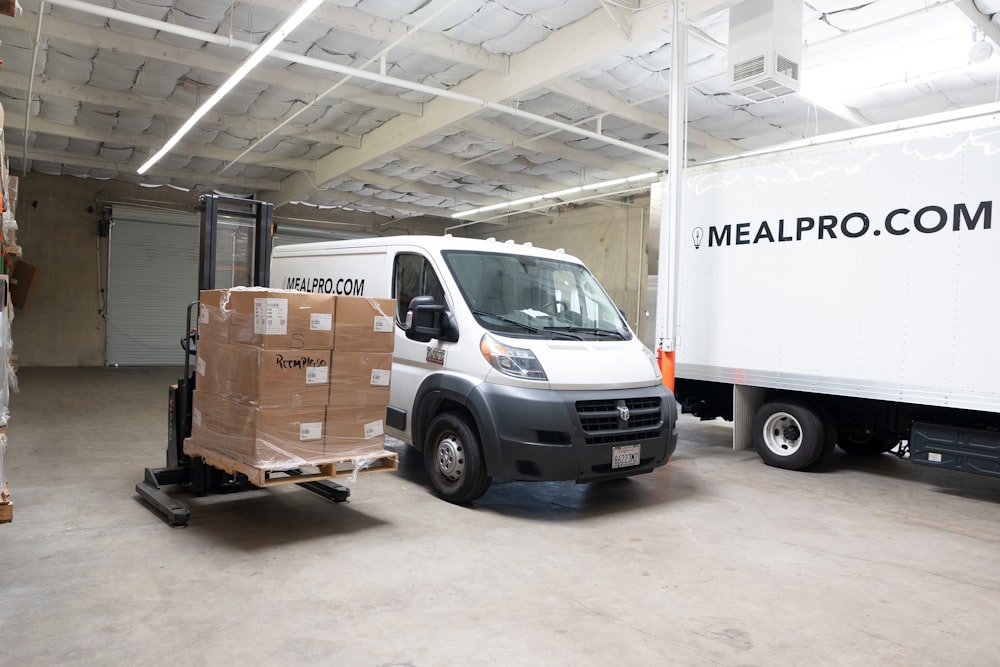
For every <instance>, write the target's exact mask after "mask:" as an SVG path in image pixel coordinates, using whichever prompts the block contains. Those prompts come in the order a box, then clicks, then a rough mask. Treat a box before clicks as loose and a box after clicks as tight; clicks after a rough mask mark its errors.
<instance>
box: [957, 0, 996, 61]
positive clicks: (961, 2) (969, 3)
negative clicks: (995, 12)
mask: <svg viewBox="0 0 1000 667" xmlns="http://www.w3.org/2000/svg"><path fill="white" fill-rule="evenodd" d="M954 6H955V8H956V9H957V10H959V11H960V12H962V14H964V15H965V16H966V17H967V18H968V19H969V20H970V21H972V22H973V23H974V24H975V25H976V27H977V28H979V29H980V30H982V31H983V34H985V35H986V37H987V38H989V40H990V41H992V42H993V48H994V49H1000V27H998V26H996V25H995V24H994V23H993V22H992V21H990V17H989V16H987V15H986V14H984V13H982V12H981V11H979V8H978V7H976V3H975V2H974V1H973V0H958V1H957V2H956V3H955V5H954ZM994 18H995V17H994Z"/></svg>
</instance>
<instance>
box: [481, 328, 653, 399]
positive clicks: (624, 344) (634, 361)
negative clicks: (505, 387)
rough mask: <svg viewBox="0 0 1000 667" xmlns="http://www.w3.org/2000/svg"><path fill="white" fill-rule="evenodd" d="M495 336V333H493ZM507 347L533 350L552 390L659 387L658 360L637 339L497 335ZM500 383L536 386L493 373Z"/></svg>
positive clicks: (492, 380)
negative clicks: (574, 338) (535, 337)
mask: <svg viewBox="0 0 1000 667" xmlns="http://www.w3.org/2000/svg"><path fill="white" fill-rule="evenodd" d="M493 335H494V336H496V334H493ZM496 337H497V338H498V339H501V340H503V342H504V344H506V345H511V346H514V347H521V348H526V349H529V350H531V351H532V352H533V353H534V355H535V357H537V358H538V361H539V362H540V363H541V364H542V368H543V369H544V370H545V375H546V376H548V379H549V383H548V384H549V388H550V389H560V390H563V389H565V390H574V389H576V390H590V389H632V388H636V387H649V386H653V385H657V384H660V383H661V382H662V379H661V377H660V374H659V371H658V369H657V367H656V362H655V357H652V356H651V353H650V352H649V350H648V349H647V348H646V346H645V345H643V344H642V343H641V342H640V341H639V340H637V339H636V338H634V337H633V338H632V339H631V340H627V341H600V340H595V341H589V340H588V341H575V340H574V341H570V340H533V339H525V338H507V337H501V336H496ZM487 380H488V381H489V382H495V383H497V384H516V385H518V386H529V387H537V386H539V384H540V383H538V382H531V383H530V384H529V383H528V381H524V380H518V379H516V378H512V377H510V376H507V375H503V374H502V373H500V372H499V371H496V370H492V371H491V372H490V374H489V376H488V377H487Z"/></svg>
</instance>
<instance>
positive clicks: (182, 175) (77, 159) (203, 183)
mask: <svg viewBox="0 0 1000 667" xmlns="http://www.w3.org/2000/svg"><path fill="white" fill-rule="evenodd" d="M7 154H8V156H9V157H11V158H13V159H18V160H23V159H24V148H23V147H22V146H8V147H7ZM27 159H28V160H39V161H41V162H54V163H56V164H68V165H72V166H74V167H89V168H90V169H112V170H114V171H117V172H119V173H122V172H126V173H130V174H135V170H136V169H138V168H139V165H141V164H142V162H140V161H138V160H129V161H127V162H116V161H107V160H103V161H101V162H100V165H98V164H96V162H97V160H95V158H94V157H93V156H81V155H75V154H73V153H67V152H65V151H40V150H35V149H31V148H29V149H28V158H27ZM11 171H15V170H13V169H12V170H11ZM156 174H157V176H163V177H165V178H169V179H171V181H179V182H180V183H193V184H194V186H193V188H192V189H205V190H210V189H213V188H215V187H216V186H219V185H228V186H231V187H235V188H240V189H243V190H250V191H252V190H259V189H261V188H267V187H273V186H275V185H277V184H276V183H274V182H272V181H268V180H264V179H246V178H244V179H240V178H225V177H219V176H214V175H212V174H199V173H197V172H194V171H190V170H188V171H176V170H172V169H166V170H159V171H157V173H156Z"/></svg>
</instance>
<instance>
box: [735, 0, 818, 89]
mask: <svg viewBox="0 0 1000 667" xmlns="http://www.w3.org/2000/svg"><path fill="white" fill-rule="evenodd" d="M801 62H802V0H744V1H743V2H741V3H740V4H738V5H736V6H734V7H733V8H732V9H730V10H729V90H730V91H731V92H733V93H735V94H736V95H740V96H741V97H745V98H747V99H748V100H751V101H753V102H763V101H765V100H773V99H774V98H776V97H783V96H784V95H788V94H791V93H795V92H798V90H799V64H800V63H801Z"/></svg>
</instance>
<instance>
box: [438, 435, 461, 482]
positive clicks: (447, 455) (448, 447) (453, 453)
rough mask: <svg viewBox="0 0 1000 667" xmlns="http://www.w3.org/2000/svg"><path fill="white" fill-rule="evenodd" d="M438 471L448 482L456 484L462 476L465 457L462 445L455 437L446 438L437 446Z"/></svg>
mask: <svg viewBox="0 0 1000 667" xmlns="http://www.w3.org/2000/svg"><path fill="white" fill-rule="evenodd" d="M437 463H438V470H440V471H441V474H442V475H444V476H445V478H447V479H448V480H450V481H452V482H454V481H456V480H458V479H459V478H460V477H461V476H462V471H463V470H464V469H465V456H464V452H463V451H462V443H461V442H459V441H458V440H457V439H456V438H455V437H454V436H446V437H444V438H442V439H441V441H440V442H438V446H437Z"/></svg>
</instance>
